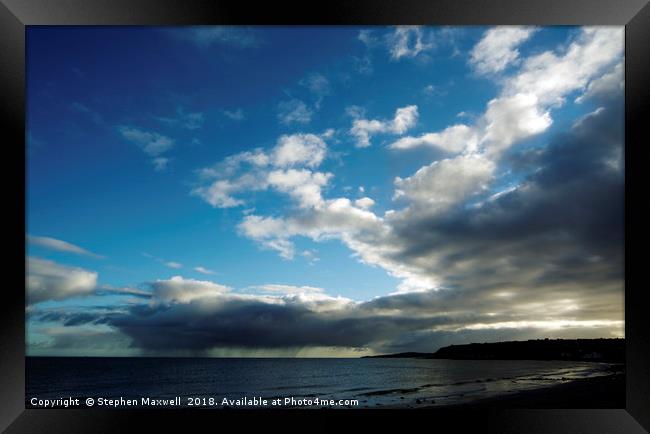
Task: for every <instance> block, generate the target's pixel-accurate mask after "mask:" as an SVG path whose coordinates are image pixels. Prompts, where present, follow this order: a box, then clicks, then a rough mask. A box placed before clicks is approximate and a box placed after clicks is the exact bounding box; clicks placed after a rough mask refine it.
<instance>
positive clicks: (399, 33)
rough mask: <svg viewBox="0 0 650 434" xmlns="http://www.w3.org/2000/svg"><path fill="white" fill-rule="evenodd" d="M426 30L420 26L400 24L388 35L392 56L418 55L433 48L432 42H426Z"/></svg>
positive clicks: (398, 57)
mask: <svg viewBox="0 0 650 434" xmlns="http://www.w3.org/2000/svg"><path fill="white" fill-rule="evenodd" d="M424 39H425V36H424V32H423V30H422V28H421V27H419V26H398V27H396V28H395V30H394V31H393V33H391V34H389V35H388V36H387V39H386V40H387V43H388V49H389V51H390V55H391V58H392V59H394V60H399V59H401V58H402V57H416V56H417V55H418V54H420V53H421V52H423V51H426V50H429V49H431V48H433V43H432V42H425V41H424Z"/></svg>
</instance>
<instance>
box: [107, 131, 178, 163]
mask: <svg viewBox="0 0 650 434" xmlns="http://www.w3.org/2000/svg"><path fill="white" fill-rule="evenodd" d="M118 131H119V133H120V134H121V135H122V137H124V138H125V139H127V140H129V141H131V142H133V143H135V144H136V145H138V146H139V147H140V148H141V149H142V150H143V151H144V152H145V153H146V154H147V155H149V156H150V157H157V156H159V155H160V154H162V153H164V152H167V151H169V150H170V149H171V148H172V147H173V146H174V141H173V140H172V139H170V138H169V137H167V136H163V135H162V134H158V133H156V132H150V131H144V130H141V129H139V128H134V127H128V126H121V127H118Z"/></svg>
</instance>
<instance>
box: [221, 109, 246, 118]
mask: <svg viewBox="0 0 650 434" xmlns="http://www.w3.org/2000/svg"><path fill="white" fill-rule="evenodd" d="M223 115H224V116H225V117H227V118H228V119H230V120H233V121H242V120H244V111H243V110H242V109H240V108H239V109H237V110H224V111H223Z"/></svg>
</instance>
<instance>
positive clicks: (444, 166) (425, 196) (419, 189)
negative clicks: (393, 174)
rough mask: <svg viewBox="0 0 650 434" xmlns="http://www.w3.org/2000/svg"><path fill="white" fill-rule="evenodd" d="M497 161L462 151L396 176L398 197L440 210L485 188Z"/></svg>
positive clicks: (430, 208) (396, 193) (396, 194)
mask: <svg viewBox="0 0 650 434" xmlns="http://www.w3.org/2000/svg"><path fill="white" fill-rule="evenodd" d="M494 169H495V164H494V163H493V162H492V161H491V160H489V159H487V158H484V157H482V156H480V155H476V154H469V155H460V156H457V157H454V158H450V159H445V160H439V161H435V162H433V163H431V164H430V165H428V166H424V167H422V168H420V169H419V170H418V171H417V172H415V174H413V175H412V176H410V177H408V178H405V179H402V178H399V177H398V178H396V179H395V187H396V190H395V197H396V198H400V197H407V198H408V199H409V200H410V201H411V202H412V203H414V204H417V205H419V206H423V207H426V208H428V209H429V210H430V211H431V210H436V211H440V210H443V209H446V208H447V207H449V206H450V205H453V204H456V203H458V202H459V201H460V200H462V199H465V198H466V197H467V196H468V195H470V194H472V193H476V192H479V191H481V190H483V189H485V188H486V187H487V185H488V183H489V181H490V180H491V179H492V174H493V171H494Z"/></svg>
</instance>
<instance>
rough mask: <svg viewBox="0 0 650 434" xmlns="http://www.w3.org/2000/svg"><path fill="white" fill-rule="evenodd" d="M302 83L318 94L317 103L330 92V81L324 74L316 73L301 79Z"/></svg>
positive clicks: (314, 93)
mask: <svg viewBox="0 0 650 434" xmlns="http://www.w3.org/2000/svg"><path fill="white" fill-rule="evenodd" d="M300 85H301V86H304V87H306V88H307V89H309V91H310V92H311V93H312V94H313V95H315V96H316V98H317V101H316V105H317V106H318V105H319V104H320V101H321V100H322V98H323V97H324V96H326V95H329V94H330V91H331V89H330V82H329V80H328V79H327V77H325V76H324V75H323V74H319V73H314V74H310V75H308V76H307V77H305V78H303V79H302V80H300Z"/></svg>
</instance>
